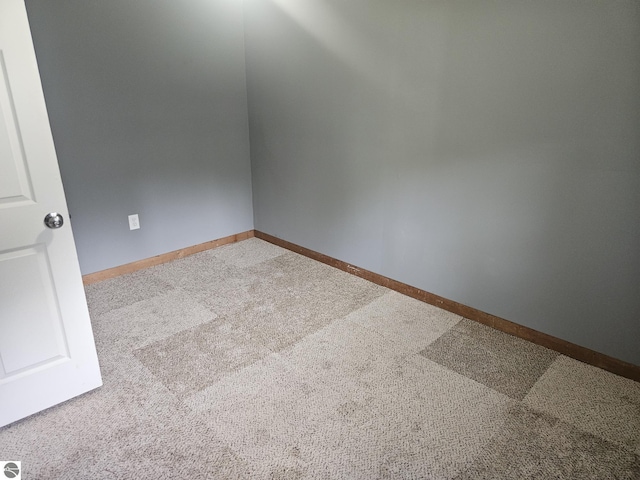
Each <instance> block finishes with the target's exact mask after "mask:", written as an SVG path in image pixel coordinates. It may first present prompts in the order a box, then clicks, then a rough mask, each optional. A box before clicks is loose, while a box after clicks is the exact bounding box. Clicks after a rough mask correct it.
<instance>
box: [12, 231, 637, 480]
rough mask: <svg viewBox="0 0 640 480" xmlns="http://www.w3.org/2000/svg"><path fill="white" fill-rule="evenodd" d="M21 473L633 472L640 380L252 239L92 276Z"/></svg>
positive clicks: (26, 426)
mask: <svg viewBox="0 0 640 480" xmlns="http://www.w3.org/2000/svg"><path fill="white" fill-rule="evenodd" d="M87 298H88V302H89V307H90V311H91V314H92V321H93V326H94V333H95V337H96V344H97V348H98V355H99V357H100V361H101V366H102V372H103V377H104V386H103V387H102V388H100V389H99V390H97V391H94V392H91V393H89V394H86V395H84V396H82V397H79V398H76V399H73V400H70V401H69V402H66V403H65V404H63V405H59V406H57V407H54V408H52V409H50V410H48V411H45V412H43V413H40V414H38V415H35V416H33V417H31V418H28V419H26V420H23V421H20V422H17V423H15V424H13V425H11V426H8V427H5V428H3V429H0V459H2V460H21V461H22V466H23V470H24V476H23V478H25V479H47V480H49V479H74V480H78V479H173V478H179V479H205V478H206V479H218V478H220V479H224V478H251V479H315V478H319V479H325V478H326V479H334V478H335V479H377V478H407V479H474V480H475V479H545V478H553V479H564V478H571V479H580V480H582V479H589V478H593V479H613V478H615V479H640V384H638V383H635V382H633V381H631V380H626V379H623V378H621V377H617V376H615V375H613V374H610V373H607V372H604V371H601V370H598V369H596V368H594V367H590V366H587V365H584V364H582V363H580V362H577V361H574V360H572V359H569V358H566V357H564V356H562V355H558V354H557V353H555V352H552V351H549V350H546V349H544V348H542V347H539V346H536V345H533V344H530V343H527V342H525V341H523V340H520V339H517V338H514V337H510V336H508V335H505V334H502V333H499V332H496V331H493V330H491V329H489V328H487V327H484V326H482V325H479V324H476V323H474V322H471V321H468V320H465V319H462V318H460V317H458V316H456V315H453V314H450V313H448V312H445V311H442V310H439V309H437V308H435V307H432V306H429V305H426V304H423V303H420V302H418V301H416V300H413V299H410V298H407V297H404V296H402V295H400V294H398V293H395V292H392V291H389V290H387V289H384V288H382V287H379V286H376V285H373V284H371V283H368V282H366V281H364V280H361V279H359V278H357V277H354V276H350V275H348V274H346V273H343V272H341V271H338V270H335V269H332V268H330V267H327V266H325V265H323V264H320V263H317V262H314V261H312V260H309V259H307V258H304V257H301V256H299V255H296V254H294V253H291V252H288V251H286V250H283V249H280V248H278V247H276V246H273V245H271V244H268V243H266V242H263V241H261V240H258V239H250V240H246V241H244V242H241V243H237V244H233V245H228V246H225V247H222V248H219V249H217V250H211V251H207V252H204V253H201V254H198V255H195V256H192V257H188V258H186V259H182V260H178V261H175V262H173V263H170V264H166V265H162V266H158V267H153V268H150V269H148V270H146V271H141V272H137V273H134V274H131V275H126V276H123V277H119V278H116V279H112V280H108V281H105V282H101V283H98V284H95V285H91V286H89V287H87Z"/></svg>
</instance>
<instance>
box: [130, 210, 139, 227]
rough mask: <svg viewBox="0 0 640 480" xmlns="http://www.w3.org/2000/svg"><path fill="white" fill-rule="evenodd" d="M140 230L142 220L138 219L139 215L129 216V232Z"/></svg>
mask: <svg viewBox="0 0 640 480" xmlns="http://www.w3.org/2000/svg"><path fill="white" fill-rule="evenodd" d="M138 228H140V219H139V218H138V214H137V213H136V214H135V215H129V230H137V229H138Z"/></svg>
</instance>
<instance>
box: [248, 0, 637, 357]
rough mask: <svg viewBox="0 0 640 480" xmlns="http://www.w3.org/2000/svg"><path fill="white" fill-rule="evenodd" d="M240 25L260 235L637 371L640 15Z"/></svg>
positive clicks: (300, 16) (269, 1)
mask: <svg viewBox="0 0 640 480" xmlns="http://www.w3.org/2000/svg"><path fill="white" fill-rule="evenodd" d="M245 14H246V18H245V22H246V43H247V51H246V56H247V82H248V94H249V119H250V133H251V157H252V158H251V160H252V172H253V195H254V197H253V198H254V217H255V218H254V221H255V227H256V229H258V230H262V231H264V232H267V233H270V234H273V235H275V236H278V237H281V238H284V239H286V240H289V241H291V242H294V243H298V244H300V245H303V246H305V247H308V248H311V249H314V250H317V251H320V252H322V253H325V254H328V255H331V256H333V257H337V258H339V259H342V260H345V261H347V262H351V263H353V264H355V265H358V266H360V267H363V268H366V269H370V270H373V271H374V272H378V273H381V274H383V275H387V276H389V277H392V278H394V279H397V280H400V281H402V282H406V283H408V284H411V285H414V286H416V287H419V288H422V289H425V290H428V291H430V292H434V293H436V294H439V295H441V296H444V297H446V298H449V299H453V300H456V301H458V302H461V303H463V304H467V305H470V306H472V307H475V308H477V309H480V310H483V311H486V312H489V313H492V314H495V315H498V316H501V317H504V318H507V319H509V320H512V321H514V322H517V323H520V324H522V325H526V326H529V327H532V328H534V329H537V330H540V331H542V332H546V333H549V334H551V335H555V336H557V337H560V338H563V339H566V340H568V341H571V342H575V343H577V344H580V345H583V346H585V347H588V348H592V349H594V350H597V351H600V352H603V353H606V354H610V355H612V356H614V357H617V358H619V359H622V360H626V361H629V362H632V363H635V364H636V365H640V348H639V347H638V340H639V339H640V3H638V2H637V1H622V0H616V1H613V0H611V1H602V0H596V1H590V0H575V1H569V0H549V1H544V0H537V1H535V2H533V1H529V0H526V1H520V0H504V1H481V2H479V1H477V0H468V1H456V0H454V1H451V0H446V1H445V0H443V1H414V0H394V1H389V0H366V1H365V0H350V1H348V2H346V1H342V0H333V1H330V0H326V1H319V0H296V1H293V0H245Z"/></svg>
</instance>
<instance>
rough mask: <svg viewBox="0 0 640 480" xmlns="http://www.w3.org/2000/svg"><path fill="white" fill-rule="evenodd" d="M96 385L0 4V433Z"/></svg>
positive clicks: (79, 292) (88, 339)
mask: <svg viewBox="0 0 640 480" xmlns="http://www.w3.org/2000/svg"><path fill="white" fill-rule="evenodd" d="M49 212H58V213H60V214H62V215H63V217H64V220H65V221H64V224H63V225H62V226H61V227H60V228H56V229H50V228H47V227H46V226H45V224H44V218H45V216H46V215H47V213H49ZM101 384H102V379H101V376H100V370H99V366H98V359H97V355H96V350H95V345H94V341H93V333H92V330H91V322H90V319H89V312H88V309H87V304H86V299H85V296H84V289H83V286H82V277H81V274H80V267H79V265H78V258H77V255H76V250H75V243H74V240H73V234H72V231H71V224H70V221H69V212H68V210H67V204H66V200H65V197H64V191H63V188H62V180H61V178H60V171H59V169H58V162H57V158H56V153H55V149H54V145H53V138H52V136H51V129H50V127H49V120H48V116H47V111H46V107H45V102H44V95H43V93H42V87H41V85H40V76H39V73H38V67H37V63H36V57H35V52H34V50H33V44H32V41H31V33H30V30H29V24H28V20H27V14H26V10H25V6H24V3H23V1H22V0H0V426H2V425H6V424H8V423H11V422H14V421H16V420H18V419H21V418H23V417H25V416H28V415H30V414H32V413H35V412H38V411H40V410H43V409H45V408H48V407H51V406H53V405H56V404H57V403H60V402H63V401H65V400H68V399H70V398H72V397H74V396H76V395H80V394H82V393H84V392H87V391H89V390H91V389H93V388H96V387H98V386H100V385H101Z"/></svg>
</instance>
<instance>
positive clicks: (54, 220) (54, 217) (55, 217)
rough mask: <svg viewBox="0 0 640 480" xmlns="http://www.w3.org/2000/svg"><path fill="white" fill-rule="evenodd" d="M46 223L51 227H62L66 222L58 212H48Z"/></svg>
mask: <svg viewBox="0 0 640 480" xmlns="http://www.w3.org/2000/svg"><path fill="white" fill-rule="evenodd" d="M44 224H45V225H46V226H47V227H49V228H60V227H61V226H62V225H63V224H64V218H62V215H60V214H59V213H56V212H52V213H48V214H47V216H46V217H44Z"/></svg>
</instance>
